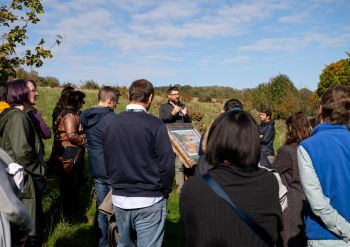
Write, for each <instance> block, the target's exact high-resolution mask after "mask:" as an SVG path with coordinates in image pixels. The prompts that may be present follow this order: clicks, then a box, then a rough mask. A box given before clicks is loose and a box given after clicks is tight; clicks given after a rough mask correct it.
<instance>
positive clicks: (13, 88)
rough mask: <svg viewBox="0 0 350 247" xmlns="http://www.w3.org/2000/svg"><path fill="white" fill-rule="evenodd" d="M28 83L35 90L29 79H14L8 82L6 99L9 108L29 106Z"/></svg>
mask: <svg viewBox="0 0 350 247" xmlns="http://www.w3.org/2000/svg"><path fill="white" fill-rule="evenodd" d="M28 82H31V83H33V85H34V87H35V88H36V84H35V82H34V81H33V80H29V79H16V80H13V81H10V82H9V84H8V88H7V99H8V103H9V104H10V105H11V106H18V105H24V106H27V105H29V104H30V103H29V97H28V96H29V88H28V85H27V84H28Z"/></svg>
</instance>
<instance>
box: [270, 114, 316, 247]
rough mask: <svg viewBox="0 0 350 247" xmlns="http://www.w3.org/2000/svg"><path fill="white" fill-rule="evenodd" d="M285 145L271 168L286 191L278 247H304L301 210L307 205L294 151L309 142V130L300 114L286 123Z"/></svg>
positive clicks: (307, 123) (302, 213) (306, 121)
mask: <svg viewBox="0 0 350 247" xmlns="http://www.w3.org/2000/svg"><path fill="white" fill-rule="evenodd" d="M286 126H287V134H286V142H285V144H284V145H283V146H282V147H280V148H279V149H278V152H277V155H276V158H275V161H274V162H273V163H272V168H273V169H275V170H277V171H278V173H279V174H280V175H281V179H282V183H283V184H284V185H285V186H287V189H288V194H287V197H288V207H287V209H286V210H285V211H283V214H282V218H283V231H282V232H281V237H282V239H281V240H282V242H279V243H278V246H285V247H288V246H289V247H292V246H295V247H303V246H306V236H305V224H304V219H303V215H304V207H305V203H306V201H305V200H306V199H305V195H304V191H303V188H302V186H301V183H300V178H299V168H298V157H297V149H298V146H299V143H300V142H301V141H302V140H304V139H306V138H308V137H309V136H310V133H311V126H310V124H309V122H308V119H307V117H306V116H305V115H304V114H303V113H302V112H296V113H293V114H292V115H291V116H290V117H288V118H287V120H286Z"/></svg>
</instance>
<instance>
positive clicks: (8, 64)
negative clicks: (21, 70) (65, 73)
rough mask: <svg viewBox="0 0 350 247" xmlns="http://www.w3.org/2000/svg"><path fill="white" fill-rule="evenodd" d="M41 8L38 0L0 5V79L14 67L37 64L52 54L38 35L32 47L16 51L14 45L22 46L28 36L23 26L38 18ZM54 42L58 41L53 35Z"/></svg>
mask: <svg viewBox="0 0 350 247" xmlns="http://www.w3.org/2000/svg"><path fill="white" fill-rule="evenodd" d="M43 12H44V10H43V6H42V4H41V2H40V0H12V1H9V3H8V4H3V5H1V6H0V28H1V30H2V31H3V34H2V35H1V36H0V40H1V42H0V80H3V81H7V80H8V79H9V78H10V77H15V76H16V68H18V67H20V66H21V65H26V66H35V67H40V66H42V65H43V60H44V59H46V58H52V54H51V51H50V50H49V49H47V48H45V46H44V45H45V40H44V39H41V40H40V41H39V42H38V43H37V45H36V46H35V48H34V49H27V50H25V52H24V55H19V54H18V53H17V52H16V50H17V49H18V47H21V46H23V47H25V45H26V43H25V41H26V40H27V39H28V36H27V29H28V27H29V26H30V25H34V24H36V23H38V22H39V21H40V19H39V18H38V16H39V15H40V14H42V13H43ZM55 42H56V44H57V45H59V44H60V42H61V36H59V35H58V36H57V39H56V41H55Z"/></svg>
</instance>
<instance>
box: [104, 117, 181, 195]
mask: <svg viewBox="0 0 350 247" xmlns="http://www.w3.org/2000/svg"><path fill="white" fill-rule="evenodd" d="M104 137H105V138H104V156H105V163H106V167H107V171H108V173H109V175H110V177H109V179H110V182H111V185H112V189H113V195H118V196H128V197H159V196H164V197H167V196H168V194H169V193H170V192H171V188H172V183H173V178H174V158H175V157H174V153H173V150H172V148H171V144H170V139H169V136H168V132H167V129H166V127H165V125H164V124H163V123H162V121H160V120H159V119H158V118H156V117H154V116H152V115H149V114H148V113H146V112H144V111H142V112H122V113H120V114H119V115H118V116H114V117H113V118H111V120H110V121H109V122H108V124H107V128H106V130H105V134H104Z"/></svg>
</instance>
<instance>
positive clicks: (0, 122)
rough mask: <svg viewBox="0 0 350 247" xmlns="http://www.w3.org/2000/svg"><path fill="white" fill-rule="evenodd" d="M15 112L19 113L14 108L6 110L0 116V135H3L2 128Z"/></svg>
mask: <svg viewBox="0 0 350 247" xmlns="http://www.w3.org/2000/svg"><path fill="white" fill-rule="evenodd" d="M17 111H20V110H19V109H16V108H7V109H5V110H4V111H3V112H2V113H1V114H0V135H2V134H3V131H4V127H5V125H6V123H7V121H8V120H9V119H10V118H11V117H12V116H13V115H14V114H16V112H17Z"/></svg>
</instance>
